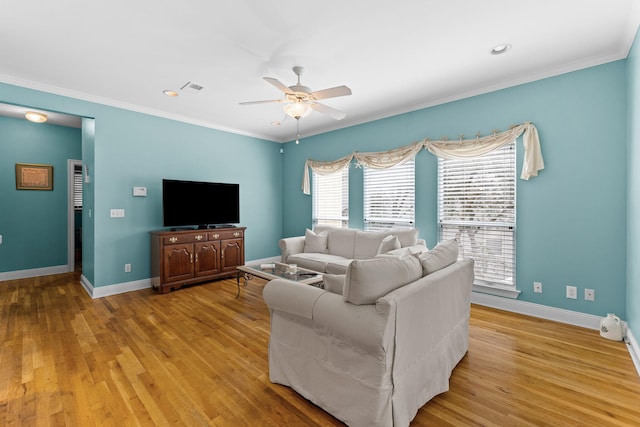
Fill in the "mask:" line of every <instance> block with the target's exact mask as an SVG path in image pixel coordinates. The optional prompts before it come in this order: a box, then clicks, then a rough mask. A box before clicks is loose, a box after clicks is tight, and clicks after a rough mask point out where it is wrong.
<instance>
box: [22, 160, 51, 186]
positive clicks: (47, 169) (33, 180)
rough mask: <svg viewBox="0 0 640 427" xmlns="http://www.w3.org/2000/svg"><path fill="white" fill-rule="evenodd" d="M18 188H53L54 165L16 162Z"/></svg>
mask: <svg viewBox="0 0 640 427" xmlns="http://www.w3.org/2000/svg"><path fill="white" fill-rule="evenodd" d="M16 190H48V191H52V190H53V165H38V164H31V163H16Z"/></svg>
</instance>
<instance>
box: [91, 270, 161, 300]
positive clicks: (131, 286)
mask: <svg viewBox="0 0 640 427" xmlns="http://www.w3.org/2000/svg"><path fill="white" fill-rule="evenodd" d="M80 283H81V284H82V287H83V288H84V290H85V291H87V294H89V296H90V297H91V298H93V299H95V298H102V297H108V296H111V295H117V294H123V293H125V292H131V291H139V290H141V289H149V288H151V279H142V280H134V281H132V282H125V283H116V284H114V285H108V286H98V287H94V286H93V285H92V284H91V282H89V280H88V279H87V278H86V277H85V276H84V275H82V276H81V277H80Z"/></svg>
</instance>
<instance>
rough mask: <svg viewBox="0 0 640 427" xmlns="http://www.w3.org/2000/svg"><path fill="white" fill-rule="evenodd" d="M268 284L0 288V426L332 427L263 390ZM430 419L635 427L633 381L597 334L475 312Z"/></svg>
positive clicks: (46, 282) (292, 397)
mask: <svg viewBox="0 0 640 427" xmlns="http://www.w3.org/2000/svg"><path fill="white" fill-rule="evenodd" d="M265 283H266V282H265V281H262V280H260V279H255V280H254V281H252V282H250V283H249V286H248V287H247V288H246V289H243V290H242V294H241V295H240V298H238V299H236V298H235V294H236V287H235V280H221V281H217V282H212V283H209V284H206V285H202V286H194V287H190V288H185V289H181V290H179V291H176V292H172V293H169V294H165V295H158V294H155V293H154V292H153V291H152V290H143V291H137V292H130V293H127V294H122V295H116V296H111V297H106V298H101V299H97V300H92V299H91V298H89V297H88V296H87V295H86V293H85V291H84V290H83V289H82V287H81V286H80V284H79V280H78V276H77V274H63V275H57V276H50V277H42V278H35V279H23V280H14V281H5V282H0V339H1V340H2V347H1V350H0V425H20V426H22V425H24V426H32V425H34V426H35V425H43V426H45V425H52V426H62V425H68V426H91V425H112V426H135V425H141V426H151V425H184V426H205V425H212V426H284V425H286V426H334V425H341V423H340V422H339V421H337V420H336V419H334V418H332V417H331V416H330V415H328V414H326V413H325V412H324V411H322V410H321V409H319V408H317V407H316V406H314V405H313V404H311V403H309V402H308V401H306V400H305V399H303V398H301V397H300V396H298V395H297V394H296V393H295V392H293V391H292V390H290V389H288V388H286V387H282V386H279V385H276V384H271V383H270V382H269V373H268V365H267V343H268V339H269V315H268V310H267V307H266V306H265V304H264V302H263V300H262V297H261V295H262V288H263V287H264V284H265ZM427 425H429V426H446V425H452V426H466V425H485V426H492V425H495V426H528V425H535V426H540V425H550V426H560V425H584V426H606V425H624V426H632V425H636V426H638V425H640V378H639V377H638V375H637V374H636V372H635V369H634V366H633V363H632V362H631V359H630V356H629V354H628V351H627V349H626V347H625V344H624V343H619V342H612V341H607V340H604V339H602V338H600V336H599V335H598V332H597V331H592V330H587V329H582V328H578V327H574V326H568V325H563V324H558V323H554V322H549V321H544V320H540V319H536V318H531V317H526V316H520V315H515V314H511V313H506V312H501V311H498V310H493V309H489V308H485V307H480V306H473V307H472V313H471V332H470V348H469V352H468V354H467V355H466V356H465V357H464V359H463V360H462V361H461V362H460V364H459V365H458V367H457V368H456V370H455V371H454V373H453V375H452V377H451V389H450V391H448V392H446V393H443V394H441V395H439V396H436V397H435V398H434V399H433V400H431V401H430V402H429V403H427V404H426V405H425V406H424V407H423V408H422V409H421V410H420V411H419V412H418V415H417V416H416V418H415V420H414V421H413V423H412V426H427Z"/></svg>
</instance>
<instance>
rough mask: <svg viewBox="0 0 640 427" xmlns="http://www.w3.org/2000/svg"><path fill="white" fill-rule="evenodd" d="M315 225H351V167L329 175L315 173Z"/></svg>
mask: <svg viewBox="0 0 640 427" xmlns="http://www.w3.org/2000/svg"><path fill="white" fill-rule="evenodd" d="M312 194H313V197H312V211H313V213H312V221H313V225H314V226H315V225H317V224H322V225H332V226H334V227H347V226H348V225H349V167H348V166H347V167H345V168H344V169H342V170H341V171H340V172H336V173H332V174H329V175H320V174H317V173H315V172H314V173H313V191H312Z"/></svg>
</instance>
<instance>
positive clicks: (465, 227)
mask: <svg viewBox="0 0 640 427" xmlns="http://www.w3.org/2000/svg"><path fill="white" fill-rule="evenodd" d="M438 218H439V225H440V240H441V241H442V240H447V239H456V240H457V241H458V244H459V245H460V257H463V258H473V259H474V261H475V280H476V283H482V284H486V285H501V286H514V287H515V255H516V254H515V250H516V234H515V231H516V145H515V141H513V142H511V143H509V144H506V145H505V146H503V147H501V148H499V149H497V150H494V151H492V152H490V153H488V154H486V155H484V156H482V157H475V158H472V159H464V160H458V159H453V160H452V159H442V158H439V159H438Z"/></svg>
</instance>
